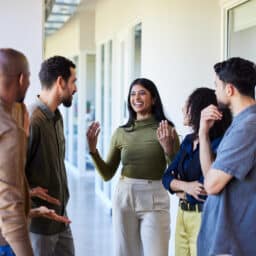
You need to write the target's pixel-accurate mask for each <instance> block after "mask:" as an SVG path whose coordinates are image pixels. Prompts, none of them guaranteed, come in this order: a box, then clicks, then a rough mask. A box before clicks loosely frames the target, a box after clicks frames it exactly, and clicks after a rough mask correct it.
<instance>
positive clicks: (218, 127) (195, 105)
mask: <svg viewBox="0 0 256 256" xmlns="http://www.w3.org/2000/svg"><path fill="white" fill-rule="evenodd" d="M209 105H215V106H218V103H217V98H216V95H215V91H214V90H212V89H210V88H207V87H200V88H197V89H196V90H194V91H193V92H192V94H191V95H190V96H189V97H188V101H187V113H188V115H189V124H190V126H191V127H192V128H193V137H194V138H196V137H197V136H198V132H199V127H200V118H201V111H202V110H203V109H204V108H206V107H207V106H209ZM221 111H222V114H223V118H222V119H221V120H220V121H216V122H215V123H214V125H213V127H212V128H211V129H210V133H209V135H210V139H214V138H218V137H221V136H223V134H224V133H225V131H226V129H227V128H228V126H229V125H230V124H231V120H232V115H231V112H230V110H229V109H228V108H226V109H222V110H221Z"/></svg>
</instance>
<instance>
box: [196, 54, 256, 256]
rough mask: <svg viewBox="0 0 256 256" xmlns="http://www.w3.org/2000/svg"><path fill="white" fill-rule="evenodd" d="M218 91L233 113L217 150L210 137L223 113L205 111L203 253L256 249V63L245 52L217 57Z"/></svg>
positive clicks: (200, 247) (253, 251) (239, 252)
mask: <svg viewBox="0 0 256 256" xmlns="http://www.w3.org/2000/svg"><path fill="white" fill-rule="evenodd" d="M214 69H215V72H216V80H215V85H216V96H217V99H218V101H219V104H220V106H226V107H228V108H229V109H230V110H231V111H232V114H233V116H234V119H233V122H232V124H231V125H230V127H229V129H228V130H227V131H226V133H225V135H224V137H223V140H222V141H221V143H220V145H219V148H218V150H217V156H216V159H215V160H214V161H213V154H212V152H211V149H210V143H209V135H208V134H209V129H210V127H211V126H212V125H213V124H214V122H217V121H218V120H220V119H222V113H221V111H220V110H219V109H218V108H217V107H215V106H209V107H207V108H206V109H204V110H203V111H202V113H201V124H200V130H199V140H200V161H201V166H202V170H203V173H204V177H205V182H204V187H205V190H206V191H207V193H208V195H209V196H208V199H207V201H206V203H205V206H204V211H203V218H202V224H201V230H200V233H199V236H198V241H197V245H198V256H212V255H214V256H215V255H232V256H242V255H256V246H255V244H254V241H256V226H255V223H254V219H255V216H256V197H255V194H256V157H255V156H256V143H255V141H256V132H255V131H256V101H255V85H256V68H255V64H254V63H252V62H250V61H248V60H244V59H241V58H231V59H229V60H227V61H224V62H221V63H217V64H216V65H215V66H214Z"/></svg>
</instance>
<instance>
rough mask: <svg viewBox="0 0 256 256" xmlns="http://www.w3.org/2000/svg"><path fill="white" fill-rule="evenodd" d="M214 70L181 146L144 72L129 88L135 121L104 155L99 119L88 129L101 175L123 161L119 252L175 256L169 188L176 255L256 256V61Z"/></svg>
mask: <svg viewBox="0 0 256 256" xmlns="http://www.w3.org/2000/svg"><path fill="white" fill-rule="evenodd" d="M214 71H215V75H216V76H215V87H216V88H215V90H212V89H209V88H202V87H201V88H197V89H196V90H195V91H193V92H192V94H191V95H190V96H189V97H188V99H187V100H186V101H185V103H184V107H183V115H184V125H185V126H189V127H190V128H191V133H190V134H188V135H187V136H185V138H184V140H183V141H182V143H181V145H180V146H179V140H178V136H177V132H176V130H175V128H174V124H173V123H172V122H171V121H170V120H168V119H167V118H166V117H165V115H164V112H163V106H162V103H161V99H160V96H159V93H158V91H157V88H156V86H155V84H154V83H153V82H152V81H150V80H148V79H145V78H140V79H136V80H135V81H133V82H132V84H131V86H130V89H129V93H128V100H127V102H128V110H129V118H128V121H127V123H126V124H125V125H122V126H120V127H119V128H117V129H116V131H115V132H114V134H113V136H112V140H111V145H110V150H109V153H108V156H107V159H106V160H105V161H104V160H103V159H102V157H101V156H100V154H99V151H98V150H97V140H98V135H99V132H100V124H99V123H98V122H93V123H92V124H91V126H90V127H89V129H88V131H87V140H88V145H89V150H90V154H91V156H92V159H93V161H94V163H95V166H96V168H97V170H98V171H99V173H100V175H101V176H102V177H103V179H104V180H105V181H107V180H110V179H111V178H112V177H113V176H114V174H115V173H116V172H117V169H118V166H119V164H120V162H121V163H122V168H121V176H120V179H119V182H118V184H117V187H116V190H115V194H114V198H113V225H114V243H115V255H117V256H131V255H132V256H142V255H144V256H167V255H168V243H169V238H170V213H169V211H170V204H169V201H170V200H169V196H168V193H167V192H166V190H167V191H169V192H170V193H175V194H176V195H177V196H178V198H179V210H178V216H177V222H176V231H175V255H176V256H194V255H198V256H216V255H226V256H227V255H229V256H230V255H232V256H244V255H251V256H252V255H256V246H255V245H254V243H253V241H254V239H256V228H255V227H254V225H253V216H254V215H255V214H256V204H255V203H256V202H255V200H256V199H255V194H254V193H255V192H256V177H255V176H256V143H255V141H256V133H255V128H256V101H255V85H256V66H255V64H254V63H253V62H250V61H248V60H245V59H242V58H231V59H228V60H227V61H223V62H220V63H217V64H216V65H215V66H214ZM232 119H233V120H232ZM167 165H168V167H167ZM166 167H167V168H166ZM161 181H162V182H161ZM161 183H162V184H163V186H162V184H161ZM163 187H164V188H165V189H166V190H164V189H163Z"/></svg>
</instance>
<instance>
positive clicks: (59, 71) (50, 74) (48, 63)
mask: <svg viewBox="0 0 256 256" xmlns="http://www.w3.org/2000/svg"><path fill="white" fill-rule="evenodd" d="M70 68H76V65H75V64H74V63H73V62H72V61H71V60H69V59H67V58H65V57H62V56H54V57H51V58H49V59H47V60H45V61H44V62H43V63H42V65H41V69H40V72H39V79H40V82H41V84H42V87H43V88H47V89H50V88H51V87H52V85H53V83H54V82H55V81H56V80H57V78H58V77H59V76H61V77H62V78H63V79H64V80H65V81H66V82H67V81H68V79H69V77H70V76H71V72H70Z"/></svg>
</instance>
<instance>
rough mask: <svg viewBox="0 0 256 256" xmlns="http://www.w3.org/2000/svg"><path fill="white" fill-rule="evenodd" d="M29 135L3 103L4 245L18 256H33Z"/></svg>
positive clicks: (0, 217) (0, 180)
mask: <svg viewBox="0 0 256 256" xmlns="http://www.w3.org/2000/svg"><path fill="white" fill-rule="evenodd" d="M26 140H27V139H26V135H25V132H24V130H23V129H21V128H19V127H18V126H17V124H16V123H15V121H14V119H13V118H12V116H11V106H6V105H5V104H4V103H3V102H1V101H0V245H4V244H9V245H10V246H11V248H12V249H13V251H14V253H15V254H16V256H32V255H33V252H32V248H31V243H30V240H29V234H28V227H27V225H28V222H27V216H28V211H29V193H28V186H27V182H26V178H25V172H24V167H25V166H24V165H25V155H26Z"/></svg>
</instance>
